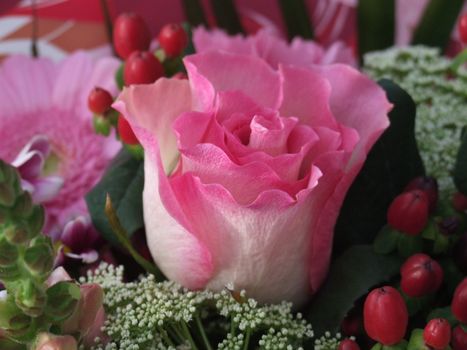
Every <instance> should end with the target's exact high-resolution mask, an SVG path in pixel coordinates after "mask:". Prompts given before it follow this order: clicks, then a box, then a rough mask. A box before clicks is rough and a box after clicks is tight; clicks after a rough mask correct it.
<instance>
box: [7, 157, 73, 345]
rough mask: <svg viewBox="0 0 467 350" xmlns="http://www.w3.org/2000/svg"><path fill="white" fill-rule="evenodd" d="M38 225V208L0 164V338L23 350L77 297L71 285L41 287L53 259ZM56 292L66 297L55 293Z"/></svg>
mask: <svg viewBox="0 0 467 350" xmlns="http://www.w3.org/2000/svg"><path fill="white" fill-rule="evenodd" d="M43 223H44V212H43V209H42V208H41V207H39V206H36V205H33V203H32V199H31V196H30V195H29V194H28V193H27V192H25V191H23V190H22V189H21V186H20V178H19V176H18V173H17V172H16V170H15V169H14V168H13V167H12V166H10V165H8V164H6V163H4V162H3V161H1V160H0V282H1V283H3V284H4V286H5V289H6V293H3V294H2V297H1V298H0V333H2V334H3V335H4V336H6V337H7V338H8V340H10V341H13V342H15V343H19V344H24V345H27V344H30V343H31V342H33V340H34V339H35V337H36V336H37V334H38V333H39V332H47V331H49V329H50V328H51V327H53V326H54V325H58V323H57V322H59V321H63V320H64V319H66V318H67V317H69V316H70V315H71V313H72V312H73V311H74V309H75V307H76V305H77V302H78V300H79V297H80V291H79V287H77V286H76V285H75V284H74V283H73V282H61V283H59V284H56V285H54V286H52V287H48V286H47V284H46V280H47V278H48V277H49V275H50V273H51V270H52V267H53V260H54V257H55V255H54V250H53V247H52V242H51V240H50V238H48V237H46V236H43V235H42V234H41V229H42V225H43ZM60 288H61V289H62V290H65V291H66V292H62V293H58V294H57V293H56V290H57V289H60ZM54 305H59V307H53V306H54ZM4 343H5V344H4V345H5V348H7V347H8V348H9V347H11V348H22V347H21V346H17V347H13V345H12V344H10V343H11V342H10V343H8V342H7V341H5V342H4ZM23 348H24V347H23Z"/></svg>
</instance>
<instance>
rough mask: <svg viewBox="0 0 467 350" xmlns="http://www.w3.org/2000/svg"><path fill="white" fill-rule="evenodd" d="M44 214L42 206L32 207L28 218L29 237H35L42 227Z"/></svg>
mask: <svg viewBox="0 0 467 350" xmlns="http://www.w3.org/2000/svg"><path fill="white" fill-rule="evenodd" d="M44 221H45V213H44V208H43V207H42V206H39V205H36V206H34V207H33V210H32V213H31V215H30V216H29V218H28V227H29V233H30V235H31V237H35V236H37V235H38V234H39V233H40V232H41V230H42V227H43V226H44Z"/></svg>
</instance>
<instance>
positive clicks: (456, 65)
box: [449, 49, 467, 74]
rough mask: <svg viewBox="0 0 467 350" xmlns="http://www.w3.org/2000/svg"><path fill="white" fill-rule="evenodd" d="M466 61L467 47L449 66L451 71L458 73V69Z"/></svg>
mask: <svg viewBox="0 0 467 350" xmlns="http://www.w3.org/2000/svg"><path fill="white" fill-rule="evenodd" d="M465 62H467V49H464V50H462V51H461V52H459V54H458V55H457V56H456V57H454V59H453V60H452V62H451V66H450V67H449V70H450V72H451V73H453V74H457V70H458V69H459V67H460V66H462V65H463V64H464V63H465Z"/></svg>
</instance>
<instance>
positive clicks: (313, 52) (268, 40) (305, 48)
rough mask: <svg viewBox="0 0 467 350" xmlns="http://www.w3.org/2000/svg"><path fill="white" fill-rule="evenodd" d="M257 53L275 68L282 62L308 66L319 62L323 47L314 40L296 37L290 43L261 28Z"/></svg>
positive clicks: (256, 45) (256, 41)
mask: <svg viewBox="0 0 467 350" xmlns="http://www.w3.org/2000/svg"><path fill="white" fill-rule="evenodd" d="M255 49H256V54H257V55H258V56H259V57H261V58H263V59H264V60H265V61H266V62H268V63H269V64H270V65H271V66H272V67H273V68H274V69H277V68H278V67H279V65H280V64H283V65H293V66H297V67H307V66H310V65H312V64H315V63H318V62H319V61H320V60H321V57H322V56H323V49H322V48H321V46H320V45H318V44H316V43H314V42H313V41H305V40H303V39H300V38H295V39H294V40H293V41H292V43H291V44H290V45H289V44H288V43H287V41H285V40H284V39H282V38H279V37H277V36H274V35H271V34H270V33H268V32H266V31H264V30H260V31H259V32H258V33H257V34H256V36H255Z"/></svg>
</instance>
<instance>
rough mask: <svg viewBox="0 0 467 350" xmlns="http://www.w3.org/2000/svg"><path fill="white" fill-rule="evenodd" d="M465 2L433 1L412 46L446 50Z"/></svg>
mask: <svg viewBox="0 0 467 350" xmlns="http://www.w3.org/2000/svg"><path fill="white" fill-rule="evenodd" d="M463 4H464V0H449V1H445V0H431V1H430V3H429V4H428V6H427V8H426V10H425V12H424V13H423V15H422V18H421V21H420V24H419V25H418V27H417V29H416V30H415V32H414V35H413V40H412V44H415V45H419V44H422V45H427V46H432V47H438V48H440V49H445V48H446V45H447V44H448V42H449V38H450V36H451V32H452V29H453V28H454V24H455V23H456V19H457V16H458V15H459V12H460V11H461V9H462V5H463Z"/></svg>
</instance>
